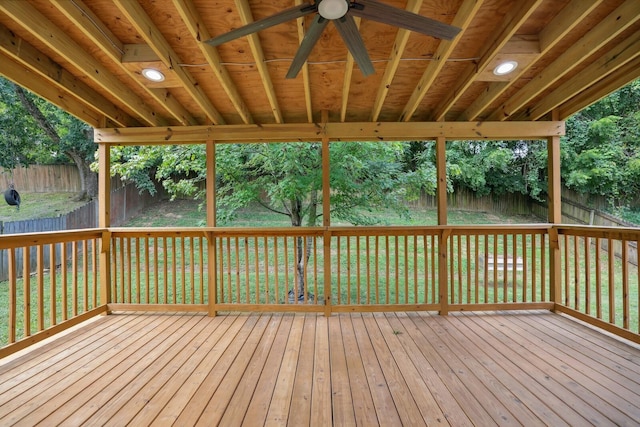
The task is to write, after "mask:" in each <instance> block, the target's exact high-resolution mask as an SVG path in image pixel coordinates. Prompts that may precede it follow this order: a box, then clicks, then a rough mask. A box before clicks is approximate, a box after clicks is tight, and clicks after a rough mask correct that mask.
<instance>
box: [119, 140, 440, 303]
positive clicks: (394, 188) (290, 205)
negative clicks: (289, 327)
mask: <svg viewBox="0 0 640 427" xmlns="http://www.w3.org/2000/svg"><path fill="white" fill-rule="evenodd" d="M414 144H422V143H414ZM416 152H419V150H417V151H416ZM321 154H322V153H321V144H319V143H264V144H221V145H218V146H217V148H216V159H217V161H216V175H217V176H216V179H217V188H216V203H217V208H218V212H217V216H218V219H219V220H220V221H221V222H222V223H224V222H226V221H228V220H231V219H232V218H233V216H234V214H235V213H236V211H237V210H238V209H241V208H243V207H246V206H249V205H254V206H255V205H258V206H261V207H263V208H264V209H267V210H269V211H271V212H276V213H278V214H282V215H284V216H286V217H288V218H289V221H290V223H291V225H292V226H308V227H313V226H316V225H318V224H319V223H320V221H321V217H322V166H321V165H322V156H321ZM329 156H330V164H331V173H330V187H331V200H330V206H331V217H332V219H333V220H336V221H344V222H349V223H351V224H354V225H371V224H375V223H376V222H378V220H377V219H376V217H375V215H374V213H375V211H378V210H383V209H391V210H393V211H395V212H396V213H397V214H399V215H401V216H407V215H408V214H409V210H408V208H407V205H406V202H407V200H410V199H411V198H415V197H418V195H419V194H420V192H421V191H424V192H426V193H430V194H433V193H434V192H435V188H436V173H435V166H434V165H433V163H432V162H428V161H423V160H420V159H418V160H417V161H414V162H413V163H411V162H408V161H407V160H408V158H411V157H413V154H412V150H411V144H409V143H398V142H390V143H381V142H332V143H331V145H330V149H329ZM111 158H112V172H114V173H116V172H117V173H119V174H120V175H121V176H123V177H125V178H128V179H132V180H134V181H136V183H137V184H138V187H139V188H140V189H142V190H148V191H151V192H153V191H155V188H154V187H153V183H152V182H151V180H150V178H149V177H150V176H151V175H155V177H156V179H158V180H159V181H161V182H162V184H163V186H164V187H165V189H167V190H168V191H169V193H170V194H172V195H174V196H177V195H188V196H190V197H194V198H196V199H203V198H204V194H205V193H204V191H205V190H204V186H203V185H202V184H203V181H204V180H205V177H206V165H205V153H204V147H203V146H202V145H180V146H174V147H158V146H150V147H140V148H133V147H120V148H114V149H113V150H112V157H111ZM302 241H303V239H302V238H299V241H298V245H297V248H298V252H297V254H296V257H297V263H298V269H299V272H300V274H298V277H299V281H298V284H297V288H298V289H297V290H296V291H297V293H298V295H297V296H298V297H299V296H301V295H303V294H304V276H305V275H304V274H302V272H303V269H304V265H305V264H306V262H307V261H308V259H309V257H310V254H311V248H310V246H307V247H306V248H305V247H303V244H302ZM308 245H311V240H308Z"/></svg>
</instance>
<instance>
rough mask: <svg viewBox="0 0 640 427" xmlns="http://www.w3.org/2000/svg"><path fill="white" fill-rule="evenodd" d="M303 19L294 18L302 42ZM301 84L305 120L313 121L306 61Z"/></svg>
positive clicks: (298, 3) (299, 1)
mask: <svg viewBox="0 0 640 427" xmlns="http://www.w3.org/2000/svg"><path fill="white" fill-rule="evenodd" d="M295 4H296V5H301V4H302V0H296V1H295ZM304 22H305V19H304V17H302V18H298V19H296V26H297V27H298V42H299V43H302V40H303V39H304V35H305V23H304ZM300 71H301V73H302V84H303V86H304V105H305V106H306V108H307V121H308V122H309V123H312V122H313V108H312V106H311V81H310V79H309V64H308V63H307V61H305V62H304V64H302V69H301V70H300Z"/></svg>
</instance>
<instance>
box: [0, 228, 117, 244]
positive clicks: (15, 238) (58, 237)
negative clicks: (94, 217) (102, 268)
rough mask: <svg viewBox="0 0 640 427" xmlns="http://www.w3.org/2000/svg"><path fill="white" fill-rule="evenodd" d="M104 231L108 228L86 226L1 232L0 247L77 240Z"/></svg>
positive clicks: (97, 235)
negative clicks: (24, 231)
mask: <svg viewBox="0 0 640 427" xmlns="http://www.w3.org/2000/svg"><path fill="white" fill-rule="evenodd" d="M105 232H108V229H106V228H87V229H80V230H65V231H42V232H35V233H24V234H20V233H16V234H2V235H0V249H10V248H18V247H24V246H36V245H48V244H53V243H66V242H73V241H77V240H84V239H91V238H100V237H102V235H103V233H105Z"/></svg>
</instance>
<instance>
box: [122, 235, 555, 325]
mask: <svg viewBox="0 0 640 427" xmlns="http://www.w3.org/2000/svg"><path fill="white" fill-rule="evenodd" d="M546 230H547V226H544V225H542V226H526V227H525V226H522V227H518V228H513V227H479V228H478V227H475V228H472V227H329V228H194V229H174V230H169V229H163V230H162V231H150V230H148V229H147V230H141V229H140V230H136V229H112V230H111V231H112V248H113V251H112V253H111V269H112V270H111V276H112V277H111V279H112V280H111V283H112V285H111V304H110V307H111V308H113V309H142V308H145V309H149V308H151V309H158V310H167V309H171V310H204V309H205V307H206V306H208V307H209V309H210V310H211V311H220V310H251V311H256V310H259V311H272V310H286V311H318V312H327V313H330V312H332V311H351V310H363V311H373V310H376V311H384V310H439V311H447V310H463V309H467V310H468V309H471V308H472V309H475V310H495V309H498V308H500V309H507V308H536V307H537V308H552V304H551V303H550V300H549V295H548V290H549V287H548V272H547V269H548V259H547V258H548V251H547V249H546V244H547V240H546ZM326 242H330V245H329V247H325V243H326ZM443 242H446V243H445V244H444V245H443ZM212 253H213V254H214V258H213V259H210V257H211V255H212ZM441 259H445V260H447V262H445V263H441ZM514 263H515V264H514ZM210 279H211V280H210ZM212 290H215V291H214V293H213V295H215V299H214V300H213V301H211V300H210V296H209V295H210V292H211V291H212ZM443 291H444V294H443ZM441 295H449V298H441ZM140 305H143V307H141V306H140Z"/></svg>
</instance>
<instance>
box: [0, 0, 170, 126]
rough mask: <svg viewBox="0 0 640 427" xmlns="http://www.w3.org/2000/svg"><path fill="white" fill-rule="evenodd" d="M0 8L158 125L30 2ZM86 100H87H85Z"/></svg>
mask: <svg viewBox="0 0 640 427" xmlns="http://www.w3.org/2000/svg"><path fill="white" fill-rule="evenodd" d="M0 11H2V12H4V13H5V14H6V15H7V16H9V17H11V19H12V20H13V21H14V22H16V23H18V24H19V25H21V26H22V28H24V30H26V31H28V32H29V33H30V34H32V35H33V36H34V37H35V38H37V39H38V40H40V41H41V42H42V43H44V44H46V45H47V46H49V47H50V48H51V49H52V50H54V51H55V52H56V54H58V55H60V56H61V57H63V58H64V59H65V60H66V61H68V62H69V63H70V64H72V66H73V67H74V68H75V69H77V70H78V71H79V72H81V73H82V74H84V75H86V76H87V77H88V78H89V79H91V80H92V81H93V82H94V83H95V84H96V85H98V86H99V87H101V88H102V89H104V90H105V91H107V92H108V93H109V94H110V95H111V96H113V97H114V98H115V99H117V100H118V101H119V102H121V103H122V104H123V105H124V106H126V108H127V109H129V110H130V111H131V112H132V113H133V115H135V116H137V117H139V119H140V122H142V123H147V124H148V125H150V126H161V125H164V124H165V122H164V120H162V119H161V118H160V117H158V115H156V114H155V112H154V111H153V110H152V109H151V108H149V106H148V105H146V104H145V103H144V102H143V101H142V100H141V99H140V98H139V97H137V96H136V95H135V94H134V93H132V92H131V91H130V90H128V89H127V88H126V86H124V85H123V84H122V82H121V81H120V80H119V79H118V78H116V77H115V76H114V75H113V74H111V72H109V70H107V69H106V68H105V67H104V66H103V65H102V64H101V63H100V62H98V60H97V59H95V58H93V57H92V56H91V55H89V54H87V52H86V51H85V50H84V49H83V48H82V47H80V46H79V45H78V44H77V43H76V42H75V41H73V39H72V38H71V37H69V36H68V35H67V34H66V33H65V32H64V31H62V30H61V29H60V28H58V27H56V26H55V25H54V24H53V23H52V22H51V21H50V20H49V19H47V18H46V17H45V16H44V15H42V14H41V13H40V12H38V11H37V10H36V9H35V8H34V7H33V6H31V5H30V4H28V3H27V2H23V1H15V2H14V1H9V2H6V1H3V2H0ZM88 101H89V102H90V100H88Z"/></svg>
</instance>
